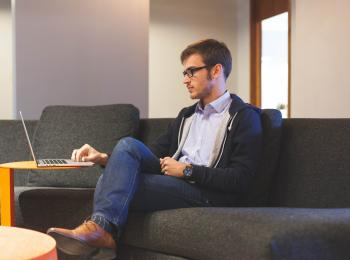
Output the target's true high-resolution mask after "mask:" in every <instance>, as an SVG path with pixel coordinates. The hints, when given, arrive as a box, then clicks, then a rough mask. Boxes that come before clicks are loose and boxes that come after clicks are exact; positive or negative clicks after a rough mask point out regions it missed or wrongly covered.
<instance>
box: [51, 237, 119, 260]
mask: <svg viewBox="0 0 350 260" xmlns="http://www.w3.org/2000/svg"><path fill="white" fill-rule="evenodd" d="M49 235H50V236H52V237H53V238H54V239H55V240H56V245H57V248H58V249H59V250H61V251H62V252H64V253H66V254H69V255H86V256H89V259H92V260H100V259H104V260H109V259H114V258H116V252H115V250H113V249H110V248H98V247H92V246H89V245H88V244H86V243H85V242H84V241H80V240H78V239H74V238H71V237H66V236H64V235H62V234H59V233H55V232H50V233H49Z"/></svg>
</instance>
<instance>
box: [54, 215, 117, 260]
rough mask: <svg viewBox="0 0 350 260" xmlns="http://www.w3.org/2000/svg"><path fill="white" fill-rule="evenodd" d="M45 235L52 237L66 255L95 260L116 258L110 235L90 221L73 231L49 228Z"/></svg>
mask: <svg viewBox="0 0 350 260" xmlns="http://www.w3.org/2000/svg"><path fill="white" fill-rule="evenodd" d="M47 234H49V235H50V236H52V237H53V238H54V239H55V240H56V242H57V247H58V248H59V249H60V250H62V251H63V252H65V253H67V254H70V255H90V256H95V257H94V258H95V259H113V258H115V257H116V247H117V245H116V242H115V240H114V239H113V237H112V235H111V234H110V233H108V232H107V231H105V230H104V229H103V228H101V227H100V226H99V225H97V224H96V223H95V222H93V221H91V220H89V221H85V222H84V223H83V224H81V225H80V226H78V227H77V228H75V229H73V230H70V229H63V228H50V229H49V230H47ZM102 255H103V256H102Z"/></svg>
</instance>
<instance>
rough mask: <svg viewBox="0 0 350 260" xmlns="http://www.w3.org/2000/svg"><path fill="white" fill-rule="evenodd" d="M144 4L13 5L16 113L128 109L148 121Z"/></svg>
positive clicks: (23, 1)
mask: <svg viewBox="0 0 350 260" xmlns="http://www.w3.org/2000/svg"><path fill="white" fill-rule="evenodd" d="M148 21H149V1H148V0H128V1H122V0H103V1H100V0H88V1H87V0H74V1H72V0H50V1H47V0H17V1H16V72H17V76H16V80H17V82H16V88H17V104H18V105H17V108H18V109H22V110H23V111H24V115H25V117H26V118H27V119H36V118H38V117H39V116H40V114H41V111H42V109H43V108H44V107H45V106H46V105H55V104H61V105H100V104H110V103H132V104H134V105H136V106H137V107H138V108H139V109H140V111H141V116H142V117H147V115H148V26H149V22H148Z"/></svg>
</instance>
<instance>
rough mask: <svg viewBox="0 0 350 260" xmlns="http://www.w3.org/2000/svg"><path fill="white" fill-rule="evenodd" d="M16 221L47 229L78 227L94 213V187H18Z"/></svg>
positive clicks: (20, 223) (33, 227)
mask: <svg viewBox="0 0 350 260" xmlns="http://www.w3.org/2000/svg"><path fill="white" fill-rule="evenodd" d="M15 194H16V196H15V197H16V223H17V224H19V225H20V226H22V227H25V228H29V229H34V230H37V231H41V232H46V230H47V229H48V228H50V227H65V228H75V227H76V226H78V225H80V224H81V223H82V222H83V221H84V220H85V219H86V218H87V217H89V216H90V215H91V213H92V200H93V195H94V189H93V188H60V187H15Z"/></svg>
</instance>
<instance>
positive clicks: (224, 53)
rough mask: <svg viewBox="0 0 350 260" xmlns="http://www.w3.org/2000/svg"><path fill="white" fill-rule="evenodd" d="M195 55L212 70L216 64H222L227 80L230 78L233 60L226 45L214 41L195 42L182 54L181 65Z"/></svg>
mask: <svg viewBox="0 0 350 260" xmlns="http://www.w3.org/2000/svg"><path fill="white" fill-rule="evenodd" d="M193 54H199V55H200V56H202V59H203V62H204V63H205V65H207V66H208V67H209V69H211V68H212V67H214V66H215V65H216V64H221V65H222V66H223V68H224V75H225V79H227V78H228V76H229V75H230V72H231V69H232V58H231V53H230V50H229V49H228V48H227V46H226V44H225V43H223V42H219V41H217V40H214V39H206V40H202V41H199V42H195V43H192V44H190V45H189V46H187V48H186V49H185V50H183V51H182V53H181V63H184V61H185V60H186V59H187V58H189V57H190V56H191V55H193Z"/></svg>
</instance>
